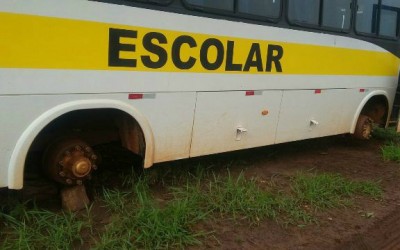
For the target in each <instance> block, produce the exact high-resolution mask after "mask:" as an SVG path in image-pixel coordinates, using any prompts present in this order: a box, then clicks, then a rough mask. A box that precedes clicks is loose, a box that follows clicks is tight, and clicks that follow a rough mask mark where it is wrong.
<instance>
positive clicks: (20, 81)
mask: <svg viewBox="0 0 400 250" xmlns="http://www.w3.org/2000/svg"><path fill="white" fill-rule="evenodd" d="M227 82H229V84H226V83H227ZM396 86H397V78H396V77H390V76H338V75H335V76H333V75H249V74H206V73H161V72H127V71H101V70H100V71H99V70H35V69H0V95H25V94H78V93H79V94H83V93H85V94H99V93H123V92H129V91H133V90H134V91H137V92H178V91H179V92H181V91H184V92H194V91H232V90H247V89H249V88H251V89H254V90H266V89H270V90H282V89H314V88H322V89H325V88H377V87H379V88H396Z"/></svg>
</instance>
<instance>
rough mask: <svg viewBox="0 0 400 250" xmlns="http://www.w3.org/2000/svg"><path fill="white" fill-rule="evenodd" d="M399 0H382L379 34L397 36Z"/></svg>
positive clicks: (399, 12)
mask: <svg viewBox="0 0 400 250" xmlns="http://www.w3.org/2000/svg"><path fill="white" fill-rule="evenodd" d="M399 14H400V2H399V1H398V0H397V1H393V0H392V1H390V0H383V1H382V5H381V14H380V22H379V35H380V36H387V37H392V38H395V37H397V36H398V23H399V21H400V19H399Z"/></svg>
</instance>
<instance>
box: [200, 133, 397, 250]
mask: <svg viewBox="0 0 400 250" xmlns="http://www.w3.org/2000/svg"><path fill="white" fill-rule="evenodd" d="M382 143H383V142H381V141H377V140H369V141H361V142H360V141H354V140H351V139H349V138H347V137H344V136H336V137H330V138H322V139H316V140H308V141H304V142H295V143H288V144H283V145H275V146H272V147H265V148H260V149H254V150H249V151H243V152H236V153H235V154H231V153H230V154H226V155H221V156H217V157H220V158H219V159H220V160H222V159H229V158H232V157H233V158H238V159H239V158H240V159H242V160H243V161H248V162H250V163H249V164H248V165H247V166H246V169H245V174H246V176H256V177H257V178H260V179H264V180H271V179H274V181H275V183H277V182H278V183H279V182H281V183H285V179H287V178H288V177H290V176H293V175H294V174H295V173H296V172H298V171H313V172H315V171H316V172H328V173H339V174H341V175H342V176H344V177H346V178H349V179H351V180H374V181H380V182H381V186H382V188H383V190H384V197H383V199H382V200H378V201H377V200H373V199H369V198H365V197H356V200H355V201H354V205H353V206H352V207H350V208H339V209H331V210H328V211H324V212H321V213H319V214H317V223H316V224H311V225H306V226H301V225H298V226H296V225H291V226H288V227H283V226H282V225H279V224H277V223H276V222H274V221H268V220H267V221H265V222H263V223H261V225H260V226H258V227H249V226H245V225H237V224H232V222H229V221H222V222H221V221H219V222H217V223H214V224H210V227H211V228H212V229H213V230H214V231H215V232H216V234H215V235H216V239H217V240H215V242H212V241H210V242H208V244H207V246H208V247H210V248H221V249H400V213H399V212H400V191H399V176H400V165H399V164H398V163H393V162H384V161H383V160H382V156H381V151H380V147H381V144H382ZM233 168H235V169H236V171H239V170H241V167H240V166H239V165H238V166H234V167H233ZM366 214H369V215H371V216H366Z"/></svg>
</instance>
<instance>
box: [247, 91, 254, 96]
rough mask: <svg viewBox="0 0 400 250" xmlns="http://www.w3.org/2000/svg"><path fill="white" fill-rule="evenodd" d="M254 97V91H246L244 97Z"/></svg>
mask: <svg viewBox="0 0 400 250" xmlns="http://www.w3.org/2000/svg"><path fill="white" fill-rule="evenodd" d="M249 95H254V91H246V96H249Z"/></svg>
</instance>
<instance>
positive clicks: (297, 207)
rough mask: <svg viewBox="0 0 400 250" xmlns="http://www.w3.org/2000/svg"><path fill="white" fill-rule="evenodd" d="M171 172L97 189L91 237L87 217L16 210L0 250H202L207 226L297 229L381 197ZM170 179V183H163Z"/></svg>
mask: <svg viewBox="0 0 400 250" xmlns="http://www.w3.org/2000/svg"><path fill="white" fill-rule="evenodd" d="M174 171H177V170H171V171H167V172H162V173H161V174H160V173H158V174H157V173H152V172H150V173H145V175H144V176H142V177H138V176H136V175H133V174H132V175H125V176H124V178H123V182H122V183H123V185H122V187H120V188H118V189H103V190H102V192H100V194H99V196H100V197H101V199H102V200H103V202H104V204H105V207H106V208H107V209H108V210H109V215H110V216H111V219H110V220H109V221H110V222H109V223H107V224H106V225H105V226H104V227H103V228H100V229H99V228H96V229H94V230H93V223H94V222H93V221H92V220H91V211H90V210H89V209H88V210H87V216H80V217H79V218H78V217H77V216H75V215H74V214H71V213H63V212H60V213H53V212H49V211H44V210H40V209H37V208H34V209H27V208H26V207H24V206H20V207H18V206H17V207H15V209H14V210H13V211H12V212H11V213H9V214H1V215H0V223H4V224H5V228H4V229H1V235H0V242H1V240H2V243H0V249H49V248H52V249H71V248H79V246H82V244H83V238H82V236H81V235H82V232H83V231H85V230H86V231H87V230H90V232H91V234H92V238H90V239H87V237H86V238H85V240H86V241H87V240H89V241H90V243H89V245H90V247H91V248H92V249H165V248H185V247H187V246H191V245H201V244H202V241H203V240H205V239H207V237H209V236H210V235H212V234H213V232H210V231H201V230H199V229H198V228H203V227H199V226H198V225H199V224H202V223H210V222H209V221H210V220H211V219H214V220H218V219H219V218H223V219H224V220H225V219H231V220H233V221H237V222H240V223H244V224H246V223H247V224H249V225H257V224H259V223H261V222H262V221H264V220H265V219H272V220H275V221H278V222H279V223H282V224H285V225H287V224H294V225H302V226H304V225H307V224H310V223H312V222H315V221H316V219H315V218H314V216H313V215H314V212H315V211H316V210H324V209H328V208H332V207H337V206H348V205H350V204H351V198H352V197H354V195H365V196H369V197H374V198H379V197H380V196H381V195H382V190H381V188H380V187H379V183H376V182H360V181H358V182H356V181H351V180H347V179H345V178H343V177H342V176H340V175H337V174H324V173H322V174H309V173H308V174H304V173H299V174H297V175H296V176H294V177H293V178H291V179H290V180H289V183H288V185H290V187H291V189H285V191H283V190H279V189H278V187H277V186H274V185H273V183H270V185H268V186H266V185H263V186H262V187H261V186H260V182H259V180H258V179H256V178H246V177H245V175H244V174H243V173H240V174H238V175H234V174H231V173H230V172H229V171H228V172H227V174H224V173H222V174H220V175H218V174H215V173H214V172H213V171H211V170H209V169H201V166H195V167H194V168H191V169H190V171H187V172H185V171H183V170H179V171H180V172H179V171H178V172H174ZM171 175H174V176H175V178H173V179H172V180H168V178H169V177H168V176H171ZM160 178H162V179H164V181H163V182H162V183H163V185H162V187H163V188H164V192H162V193H159V192H160V190H159V189H156V190H155V189H154V188H153V186H152V183H153V182H154V181H155V180H158V181H160ZM264 183H265V182H264ZM157 185H158V186H157V187H158V188H159V187H160V186H159V184H157ZM155 191H157V192H158V193H156V192H155ZM2 221H3V222H2ZM206 228H207V227H206ZM86 245H87V242H86Z"/></svg>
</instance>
